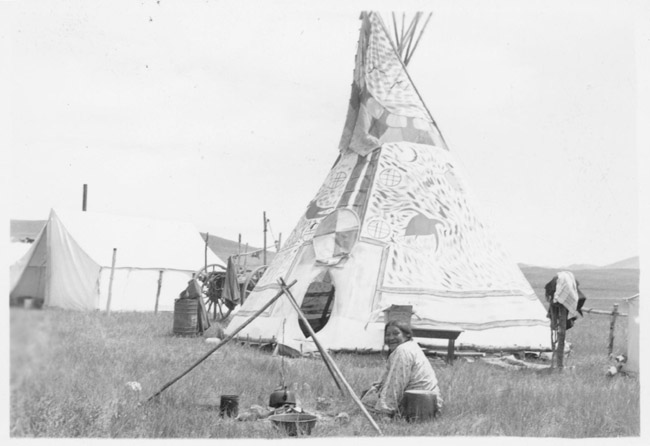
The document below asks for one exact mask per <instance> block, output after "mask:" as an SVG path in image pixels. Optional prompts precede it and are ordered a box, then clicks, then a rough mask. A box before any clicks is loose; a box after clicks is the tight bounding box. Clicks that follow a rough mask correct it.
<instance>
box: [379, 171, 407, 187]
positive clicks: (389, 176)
mask: <svg viewBox="0 0 650 446" xmlns="http://www.w3.org/2000/svg"><path fill="white" fill-rule="evenodd" d="M379 181H380V182H381V183H382V184H383V185H385V186H388V187H394V186H397V185H398V184H399V183H401V182H402V174H401V173H399V171H398V170H397V169H384V170H382V171H381V172H380V173H379Z"/></svg>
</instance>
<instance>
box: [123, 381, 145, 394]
mask: <svg viewBox="0 0 650 446" xmlns="http://www.w3.org/2000/svg"><path fill="white" fill-rule="evenodd" d="M126 386H127V387H128V388H129V389H131V390H133V391H134V392H140V391H141V390H142V386H141V385H140V383H139V382H137V381H129V382H128V383H126Z"/></svg>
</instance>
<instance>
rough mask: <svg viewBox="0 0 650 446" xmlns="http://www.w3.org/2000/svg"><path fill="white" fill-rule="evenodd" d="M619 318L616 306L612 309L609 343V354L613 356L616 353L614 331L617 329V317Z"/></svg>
mask: <svg viewBox="0 0 650 446" xmlns="http://www.w3.org/2000/svg"><path fill="white" fill-rule="evenodd" d="M617 316H618V304H614V308H613V309H612V319H611V320H610V322H609V343H608V344H607V354H608V355H609V356H611V355H612V352H613V351H614V331H615V329H616V317H617Z"/></svg>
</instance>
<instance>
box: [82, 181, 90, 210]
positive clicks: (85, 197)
mask: <svg viewBox="0 0 650 446" xmlns="http://www.w3.org/2000/svg"><path fill="white" fill-rule="evenodd" d="M87 198H88V185H87V184H84V192H83V199H82V201H81V210H82V211H84V212H86V202H87Z"/></svg>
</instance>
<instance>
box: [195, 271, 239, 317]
mask: <svg viewBox="0 0 650 446" xmlns="http://www.w3.org/2000/svg"><path fill="white" fill-rule="evenodd" d="M194 278H195V279H196V280H197V281H198V282H199V284H200V285H201V294H202V296H203V303H204V304H205V310H206V312H207V313H208V316H210V313H212V320H214V321H216V320H223V319H225V318H227V317H228V316H229V315H230V312H231V311H232V308H229V307H228V306H227V305H226V303H225V301H224V300H223V287H224V284H225V282H226V268H225V267H224V266H221V265H218V264H212V265H208V266H206V267H205V268H201V269H200V270H198V271H197V272H196V274H195V276H194Z"/></svg>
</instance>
